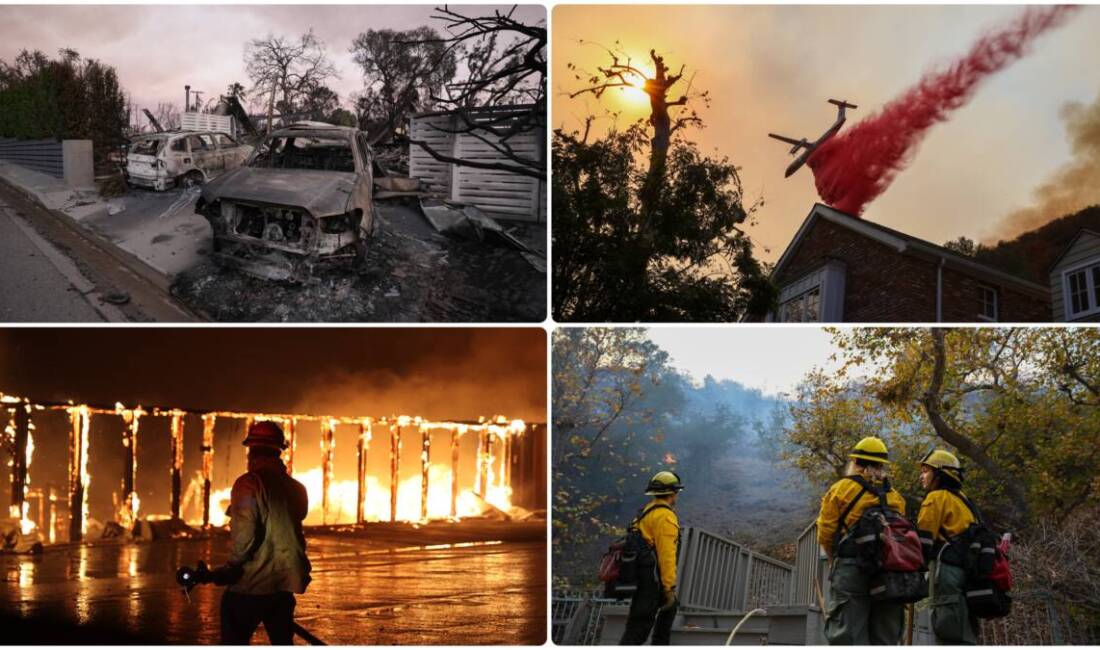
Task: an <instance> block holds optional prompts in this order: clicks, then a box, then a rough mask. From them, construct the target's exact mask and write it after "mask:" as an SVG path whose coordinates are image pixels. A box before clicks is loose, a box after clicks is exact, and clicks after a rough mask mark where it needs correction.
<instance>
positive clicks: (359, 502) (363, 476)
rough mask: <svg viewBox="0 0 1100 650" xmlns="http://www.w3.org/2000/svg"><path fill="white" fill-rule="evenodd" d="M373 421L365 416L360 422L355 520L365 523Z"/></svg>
mask: <svg viewBox="0 0 1100 650" xmlns="http://www.w3.org/2000/svg"><path fill="white" fill-rule="evenodd" d="M370 438H371V421H370V418H364V419H363V420H361V421H360V422H359V475H358V481H359V490H358V492H356V503H355V521H356V523H360V524H361V523H363V520H364V519H366V512H365V510H364V508H365V507H366V502H367V452H369V451H370Z"/></svg>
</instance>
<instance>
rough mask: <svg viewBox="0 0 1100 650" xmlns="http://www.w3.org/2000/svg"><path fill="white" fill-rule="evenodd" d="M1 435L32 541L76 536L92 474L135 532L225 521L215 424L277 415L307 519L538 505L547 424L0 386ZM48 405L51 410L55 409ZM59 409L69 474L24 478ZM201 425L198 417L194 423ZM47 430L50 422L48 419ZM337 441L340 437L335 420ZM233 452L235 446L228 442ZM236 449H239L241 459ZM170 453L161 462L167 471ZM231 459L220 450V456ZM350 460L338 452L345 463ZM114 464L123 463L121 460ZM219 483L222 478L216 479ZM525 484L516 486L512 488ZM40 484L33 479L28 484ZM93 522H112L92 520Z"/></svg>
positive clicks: (390, 517)
mask: <svg viewBox="0 0 1100 650" xmlns="http://www.w3.org/2000/svg"><path fill="white" fill-rule="evenodd" d="M2 399H3V402H2V407H3V410H2V412H3V414H4V415H5V417H6V421H7V422H6V427H5V434H6V442H7V443H8V445H7V446H8V448H9V450H10V451H12V462H11V463H10V466H11V486H12V489H11V495H12V496H11V503H10V508H9V510H10V512H9V515H10V517H11V518H12V519H15V520H18V521H19V522H20V526H21V531H22V534H23V535H25V536H31V535H33V534H34V533H35V532H36V531H37V538H38V541H41V542H43V543H52V542H58V541H70V542H78V541H81V540H83V539H85V538H86V537H88V536H89V532H90V526H91V525H93V524H98V522H97V521H96V520H93V518H92V517H91V509H90V506H89V501H90V494H91V489H92V485H93V483H94V482H98V481H105V482H107V483H111V484H114V485H117V486H118V488H119V489H118V491H117V492H115V493H114V494H113V496H112V502H113V504H114V511H113V512H110V513H107V516H106V517H104V516H103V513H100V515H101V517H100V519H101V520H102V519H106V520H107V523H114V524H117V525H118V526H119V527H121V529H122V531H133V532H134V534H135V535H140V534H141V531H140V528H141V526H140V525H139V522H141V521H145V522H155V521H170V522H179V523H186V524H189V525H191V526H195V527H197V528H210V527H220V526H224V525H226V524H227V523H228V521H227V518H226V515H225V504H226V503H227V502H228V500H229V490H230V487H229V485H228V484H227V483H228V482H230V481H231V480H232V479H233V478H234V476H235V475H236V474H239V473H240V472H238V471H235V470H234V471H230V472H227V473H225V474H223V475H220V476H219V475H218V470H217V467H218V463H217V462H216V461H217V455H216V452H215V450H216V449H217V448H218V446H217V445H216V444H215V436H216V432H217V433H218V434H219V437H220V438H222V443H223V444H222V445H221V449H222V450H226V451H227V450H230V449H232V447H231V443H232V442H233V440H232V439H233V438H234V436H236V442H238V443H239V441H240V440H241V439H243V432H244V431H246V430H247V428H248V426H249V425H250V424H251V423H252V422H253V421H256V420H273V421H276V422H278V423H279V424H280V425H281V426H282V427H283V429H284V430H285V431H286V432H287V435H288V439H289V446H288V448H287V449H286V451H285V452H284V454H283V460H284V462H285V463H286V465H287V468H288V469H289V471H290V472H291V473H292V475H294V476H295V477H296V478H297V479H298V480H299V481H301V482H302V483H303V484H304V485H305V486H306V488H307V490H308V492H309V497H310V504H311V509H310V513H309V516H308V517H307V519H306V524H307V525H336V524H364V523H369V522H428V521H434V520H450V521H457V520H460V519H462V518H464V517H472V516H482V515H485V514H487V513H496V514H501V515H503V516H513V515H514V514H515V513H516V511H517V510H527V509H540V508H541V507H542V506H541V499H540V497H541V496H542V495H543V494H544V492H545V490H544V487H545V472H544V471H542V472H540V471H539V470H540V467H541V466H542V461H543V460H544V459H545V455H544V453H541V452H540V450H541V449H542V447H544V441H545V432H544V430H543V427H542V426H541V425H537V424H528V423H525V422H523V421H522V420H509V419H507V418H504V417H502V416H495V417H492V418H484V419H481V420H478V421H432V420H428V419H424V418H421V417H415V416H388V417H371V416H362V417H348V416H333V415H310V414H301V413H246V412H236V411H196V410H188V409H181V408H175V407H141V406H135V407H126V406H123V405H122V404H116V405H114V406H113V407H111V406H105V405H90V404H80V403H75V402H67V403H50V402H41V401H36V400H32V399H28V398H23V397H15V396H10V395H2ZM51 416H52V417H51ZM58 416H61V417H62V418H63V422H64V425H65V426H64V429H65V434H66V436H67V443H68V444H67V468H68V473H67V483H66V485H65V486H64V491H63V493H61V494H59V492H60V490H59V489H58V488H57V487H56V486H50V487H49V488H48V489H47V488H42V487H39V486H38V485H37V484H34V483H32V482H31V477H32V475H33V474H32V471H33V470H34V465H35V438H36V435H41V433H39V431H40V428H39V426H38V424H37V423H36V421H37V420H52V425H53V426H54V430H53V431H52V432H53V433H58V431H57V428H56V425H57V424H58ZM93 420H97V421H102V424H103V425H104V426H105V427H106V428H107V429H111V430H114V431H115V432H116V433H117V437H118V439H119V441H120V442H121V445H122V449H123V457H124V462H123V463H122V467H121V468H117V467H116V468H112V469H114V470H115V475H113V476H112V475H111V472H110V471H108V470H107V466H106V465H104V466H103V469H102V470H101V469H100V468H99V467H97V463H96V455H97V452H99V451H100V450H101V449H102V450H103V451H104V453H106V451H107V450H106V449H105V447H104V446H103V445H99V444H97V445H96V446H95V448H93V445H91V440H92V437H93V436H92V431H91V425H92V422H93ZM158 420H159V421H160V424H161V425H162V426H161V430H164V429H165V428H166V430H167V436H168V438H169V453H168V457H167V458H164V459H160V460H161V461H162V462H164V464H163V465H162V464H160V463H157V464H156V465H155V466H154V467H153V468H150V469H149V470H146V471H145V472H144V473H142V474H141V475H140V477H139V463H138V458H139V455H138V449H139V447H140V445H142V444H144V443H145V438H146V436H149V435H154V434H153V433H147V432H146V431H147V427H148V426H149V425H151V424H152V423H153V422H155V421H158ZM194 425H198V426H194ZM44 429H45V430H49V427H44ZM338 431H339V432H340V438H341V440H342V441H343V442H345V443H350V444H346V446H345V445H337V439H338V436H337V432H338ZM307 436H308V437H309V438H311V439H314V440H315V442H316V444H317V452H318V453H317V454H313V455H310V454H307V456H315V457H316V462H315V464H313V465H311V466H307V465H305V464H304V463H302V462H301V457H302V454H301V453H300V451H301V447H302V446H303V444H302V442H303V438H304V437H307ZM188 446H190V447H191V448H194V449H198V450H199V452H200V454H201V468H200V469H198V470H197V471H195V472H194V473H193V475H192V476H191V477H188V476H186V475H185V472H184V457H185V454H184V451H185V449H187V448H188ZM338 446H339V447H340V449H339V451H344V449H345V448H346V449H347V451H346V452H344V453H345V454H346V455H349V456H351V457H353V458H354V470H351V471H347V472H338V471H337V469H336V468H337V463H336V459H337V447H338ZM230 453H231V452H230ZM238 460H243V459H240V458H239V459H238ZM164 465H167V471H164ZM228 465H229V460H228V459H227V460H226V462H225V464H224V466H228ZM347 465H349V464H348V463H347V462H345V463H342V464H341V468H345V467H346V466H347ZM118 470H121V471H118ZM139 478H140V480H141V481H142V482H146V481H148V482H151V483H158V484H160V485H162V486H164V487H165V488H166V489H164V490H163V492H166V493H167V494H168V495H169V498H168V503H167V506H168V507H167V508H166V509H158V508H155V507H150V506H149V505H147V504H144V503H143V502H142V500H141V499H140V498H139V496H138V495H139V492H138V481H139ZM219 483H220V484H221V485H224V487H221V488H218V487H216V486H218V485H219ZM520 484H522V485H523V486H524V487H522V488H517V487H516V486H518V485H520ZM36 488H37V489H36ZM540 488H541V489H540ZM97 528H98V530H97V534H98V535H103V534H108V533H107V531H109V530H110V527H109V526H106V525H104V524H98V526H97Z"/></svg>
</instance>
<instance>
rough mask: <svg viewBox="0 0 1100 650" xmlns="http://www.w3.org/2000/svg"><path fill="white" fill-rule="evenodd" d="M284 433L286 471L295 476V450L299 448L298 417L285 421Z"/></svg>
mask: <svg viewBox="0 0 1100 650" xmlns="http://www.w3.org/2000/svg"><path fill="white" fill-rule="evenodd" d="M283 429H284V431H283V433H285V434H286V451H285V452H283V453H284V454H285V457H284V458H283V460H284V461H285V462H286V473H287V474H289V475H291V476H294V450H295V449H297V448H298V431H297V430H298V418H289V419H287V420H286V421H285V422H284V423H283Z"/></svg>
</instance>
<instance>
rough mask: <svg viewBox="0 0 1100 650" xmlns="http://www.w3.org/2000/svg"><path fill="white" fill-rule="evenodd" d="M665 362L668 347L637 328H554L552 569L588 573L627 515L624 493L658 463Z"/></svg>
mask: <svg viewBox="0 0 1100 650" xmlns="http://www.w3.org/2000/svg"><path fill="white" fill-rule="evenodd" d="M667 363H668V355H667V353H665V352H663V351H661V350H660V349H659V348H658V347H657V346H656V345H654V344H653V343H652V342H650V341H649V340H648V339H647V338H646V335H645V331H644V330H641V329H625V328H623V329H606V328H585V329H572V328H563V329H559V330H557V331H556V332H554V349H553V378H552V382H553V385H552V395H553V409H552V413H553V417H554V423H553V424H554V426H553V441H552V447H551V449H552V452H553V486H554V495H553V509H554V516H553V520H554V525H553V536H554V551H553V552H554V563H555V567H557V568H555V573H556V574H558V575H581V576H583V575H585V574H591V573H592V570H591V565H592V563H593V558H594V557H598V555H596V554H595V553H596V548H597V547H598V545H599V543H600V542H602V541H606V539H607V538H608V537H610V536H612V535H615V534H621V532H622V526H624V525H625V524H626V523H627V520H629V516H628V514H627V512H626V511H625V510H624V508H623V504H624V502H625V501H626V500H627V499H628V495H636V494H638V493H639V492H640V487H641V486H644V485H645V481H646V480H647V479H648V475H649V474H650V473H652V471H653V469H654V468H655V467H657V466H658V465H659V464H661V463H663V461H664V458H662V457H661V455H660V453H659V451H657V450H658V449H659V446H658V445H654V444H652V443H660V442H662V441H663V437H664V435H663V433H664V432H663V431H662V430H661V429H660V428H659V427H656V426H653V425H654V421H655V419H656V418H657V416H658V411H659V408H658V407H656V406H655V404H654V398H655V397H656V394H657V393H659V392H660V391H661V389H662V385H661V376H662V375H663V374H664V373H666V372H668V367H667ZM665 398H666V399H665V400H664V401H665V402H666V404H668V403H669V402H672V403H675V402H676V401H678V396H676V395H666V396H665ZM639 431H644V432H645V433H643V434H639ZM630 500H632V501H633V500H634V499H630ZM578 551H581V552H578ZM583 551H587V553H585V552H583Z"/></svg>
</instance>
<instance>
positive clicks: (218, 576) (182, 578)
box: [176, 560, 328, 645]
mask: <svg viewBox="0 0 1100 650" xmlns="http://www.w3.org/2000/svg"><path fill="white" fill-rule="evenodd" d="M224 575H225V572H224V570H223V569H213V570H211V569H210V568H209V567H207V566H206V563H205V562H202V561H201V560H200V561H199V564H198V566H196V567H195V568H194V569H192V568H190V567H186V566H181V567H180V568H179V569H178V570H177V571H176V583H177V584H179V586H180V587H181V588H182V589H183V595H184V596H185V597H186V598H187V602H191V590H192V589H194V588H195V587H196V586H198V585H201V584H210V583H214V584H227V583H225V582H222V580H223V576H224ZM290 625H291V629H292V630H293V631H294V634H297V635H298V636H299V637H300V638H301V639H302V640H303V641H305V642H306V643H308V644H310V645H328V644H327V643H325V642H324V641H322V640H321V639H318V638H317V637H316V636H314V635H313V633H311V632H310V631H309V630H307V629H306V628H304V627H302V626H301V625H299V624H298V623H295V622H293V621H292V622H291V624H290Z"/></svg>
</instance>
